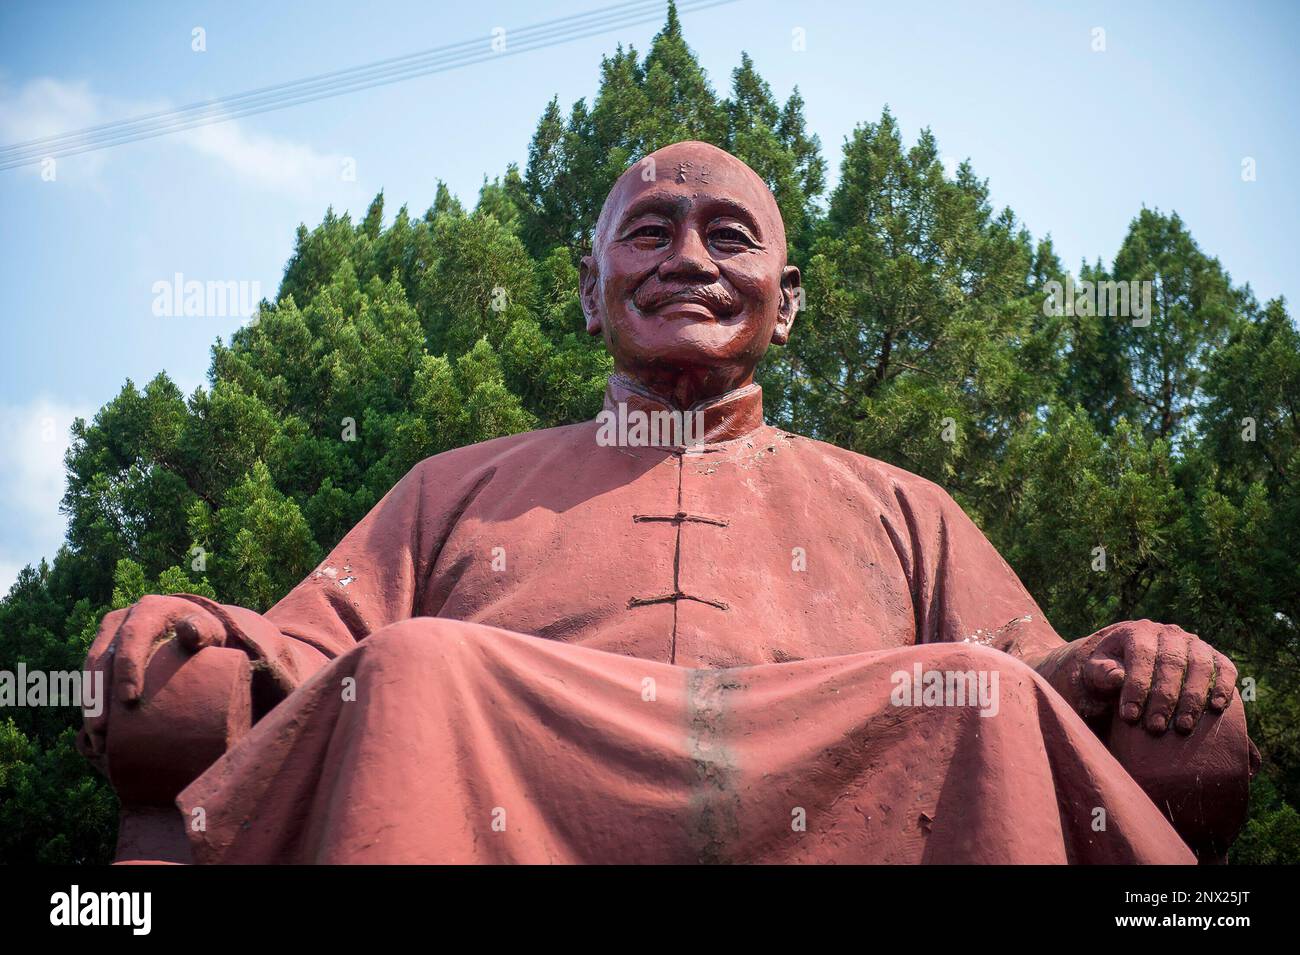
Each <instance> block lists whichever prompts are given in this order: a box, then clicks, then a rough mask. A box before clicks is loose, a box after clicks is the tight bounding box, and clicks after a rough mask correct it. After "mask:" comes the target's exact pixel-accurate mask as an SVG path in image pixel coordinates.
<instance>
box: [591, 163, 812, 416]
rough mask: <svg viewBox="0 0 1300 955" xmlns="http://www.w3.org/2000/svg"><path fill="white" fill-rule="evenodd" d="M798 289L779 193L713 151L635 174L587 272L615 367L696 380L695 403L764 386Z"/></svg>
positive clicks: (605, 215) (595, 318) (595, 314)
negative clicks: (760, 382)
mask: <svg viewBox="0 0 1300 955" xmlns="http://www.w3.org/2000/svg"><path fill="white" fill-rule="evenodd" d="M651 159H653V160H654V162H653V165H652V164H651V163H650V160H651ZM651 170H653V173H652V172H651ZM798 287H799V270H798V269H796V268H794V267H793V266H787V265H786V258H785V228H784V226H783V224H782V222H781V214H780V212H779V210H778V209H777V207H776V202H775V201H774V200H773V198H772V194H771V192H769V191H768V189H767V186H766V185H765V184H764V183H763V181H762V180H761V179H759V178H758V176H757V175H756V174H755V173H754V172H753V171H752V170H751V169H750V168H749V167H748V166H746V165H745V164H744V163H742V162H741V161H740V160H738V159H736V158H735V157H734V156H731V155H729V154H728V153H725V152H723V151H722V150H720V149H717V148H715V147H713V146H709V145H707V144H704V143H694V142H688V143H677V144H675V145H672V146H667V147H665V148H664V149H661V150H659V151H658V152H656V153H653V154H652V155H651V156H650V157H647V159H644V160H642V161H641V162H639V163H637V164H636V165H635V166H633V167H632V168H631V169H629V170H628V171H627V172H626V173H624V175H623V176H622V178H621V179H619V181H618V182H617V183H616V184H615V186H614V188H613V189H612V190H611V191H610V194H609V197H608V198H607V199H606V200H605V206H604V209H603V210H602V211H601V216H600V222H599V223H598V225H597V229H596V237H595V241H594V243H593V255H592V256H589V257H587V258H586V259H584V260H583V262H582V304H583V311H584V312H585V313H586V316H587V329H588V331H590V332H591V333H592V334H602V335H603V336H604V338H605V343H606V347H607V348H608V349H609V351H610V354H612V355H613V356H614V365H615V368H617V369H618V370H619V371H622V372H624V373H627V374H631V375H633V376H634V377H640V378H642V379H643V380H645V379H647V378H648V377H649V378H653V377H654V376H656V375H659V374H662V373H663V372H664V371H665V370H667V371H669V372H672V371H673V370H683V371H685V372H686V373H688V374H694V375H696V376H697V377H698V378H699V381H698V383H697V387H695V388H694V389H692V392H691V394H692V397H693V398H695V399H698V398H700V397H709V396H711V395H712V394H718V393H722V392H723V391H726V390H730V389H731V388H735V387H739V386H741V385H744V384H747V383H748V382H749V381H750V380H751V379H752V377H753V370H754V367H755V366H756V365H757V364H758V361H759V359H760V358H762V356H763V353H764V352H765V351H766V350H767V347H768V345H769V344H771V343H773V342H775V343H776V344H784V343H785V341H786V340H787V338H788V336H789V333H790V326H791V324H792V323H793V321H794V315H795V311H796V310H797V306H796V299H795V292H796V290H797V289H798Z"/></svg>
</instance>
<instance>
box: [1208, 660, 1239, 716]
mask: <svg viewBox="0 0 1300 955" xmlns="http://www.w3.org/2000/svg"><path fill="white" fill-rule="evenodd" d="M1236 691H1237V667H1236V666H1235V665H1234V664H1233V662H1232V661H1231V660H1229V659H1228V658H1227V657H1225V656H1224V655H1223V654H1222V653H1216V654H1215V655H1214V689H1213V690H1212V691H1211V692H1210V709H1212V710H1214V711H1215V712H1216V713H1221V712H1223V711H1224V710H1226V709H1227V708H1228V704H1229V703H1231V702H1232V694H1233V693H1235V692H1236Z"/></svg>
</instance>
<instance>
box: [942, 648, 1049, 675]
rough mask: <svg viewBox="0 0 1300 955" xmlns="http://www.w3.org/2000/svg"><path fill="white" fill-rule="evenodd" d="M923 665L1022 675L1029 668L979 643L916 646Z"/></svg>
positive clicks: (1009, 655) (1028, 671)
mask: <svg viewBox="0 0 1300 955" xmlns="http://www.w3.org/2000/svg"><path fill="white" fill-rule="evenodd" d="M917 650H919V651H921V653H922V660H923V662H924V664H925V666H926V667H928V668H934V669H937V670H973V671H976V672H997V673H999V674H1003V675H1006V676H1025V675H1028V674H1029V673H1032V672H1033V671H1032V670H1031V669H1030V668H1029V666H1028V665H1027V664H1025V663H1024V662H1022V661H1021V660H1018V659H1017V658H1016V657H1013V656H1011V654H1009V653H1003V652H1002V651H1001V650H998V649H996V648H994V647H989V646H985V645H984V644H982V643H927V644H924V645H923V646H920V647H917Z"/></svg>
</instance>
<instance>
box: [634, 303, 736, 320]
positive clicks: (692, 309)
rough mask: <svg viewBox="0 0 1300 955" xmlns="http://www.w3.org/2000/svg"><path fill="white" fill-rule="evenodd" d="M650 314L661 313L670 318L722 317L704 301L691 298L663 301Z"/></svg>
mask: <svg viewBox="0 0 1300 955" xmlns="http://www.w3.org/2000/svg"><path fill="white" fill-rule="evenodd" d="M650 314H651V315H661V316H663V317H664V318H672V317H674V316H677V315H681V316H696V317H699V318H708V319H714V320H717V319H719V318H721V317H722V316H721V315H719V314H718V313H717V312H716V311H714V309H713V307H712V306H711V305H706V304H705V303H704V302H700V301H696V300H693V299H683V300H678V301H668V302H664V303H663V304H662V305H659V306H656V307H655V308H653V309H651V311H650Z"/></svg>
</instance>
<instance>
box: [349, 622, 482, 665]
mask: <svg viewBox="0 0 1300 955" xmlns="http://www.w3.org/2000/svg"><path fill="white" fill-rule="evenodd" d="M483 629H484V628H483V627H479V626H476V625H475V624H471V623H465V622H464V621H461V620H448V619H446V618H444V617H413V618H412V619H410V620H403V621H401V622H399V623H394V624H390V625H389V626H387V627H384V628H383V629H382V630H377V631H375V632H374V633H372V634H371V635H370V636H369V637H367V638H366V639H365V642H364V643H363V646H365V647H366V648H367V650H366V653H367V655H368V656H371V657H379V658H393V657H395V658H399V659H401V660H413V659H423V658H434V659H439V660H443V659H446V658H447V657H448V656H449V655H454V654H459V653H463V652H464V651H465V650H466V649H469V648H472V647H473V645H474V644H475V643H477V641H478V640H479V639H481V633H480V631H482V630H483Z"/></svg>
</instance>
